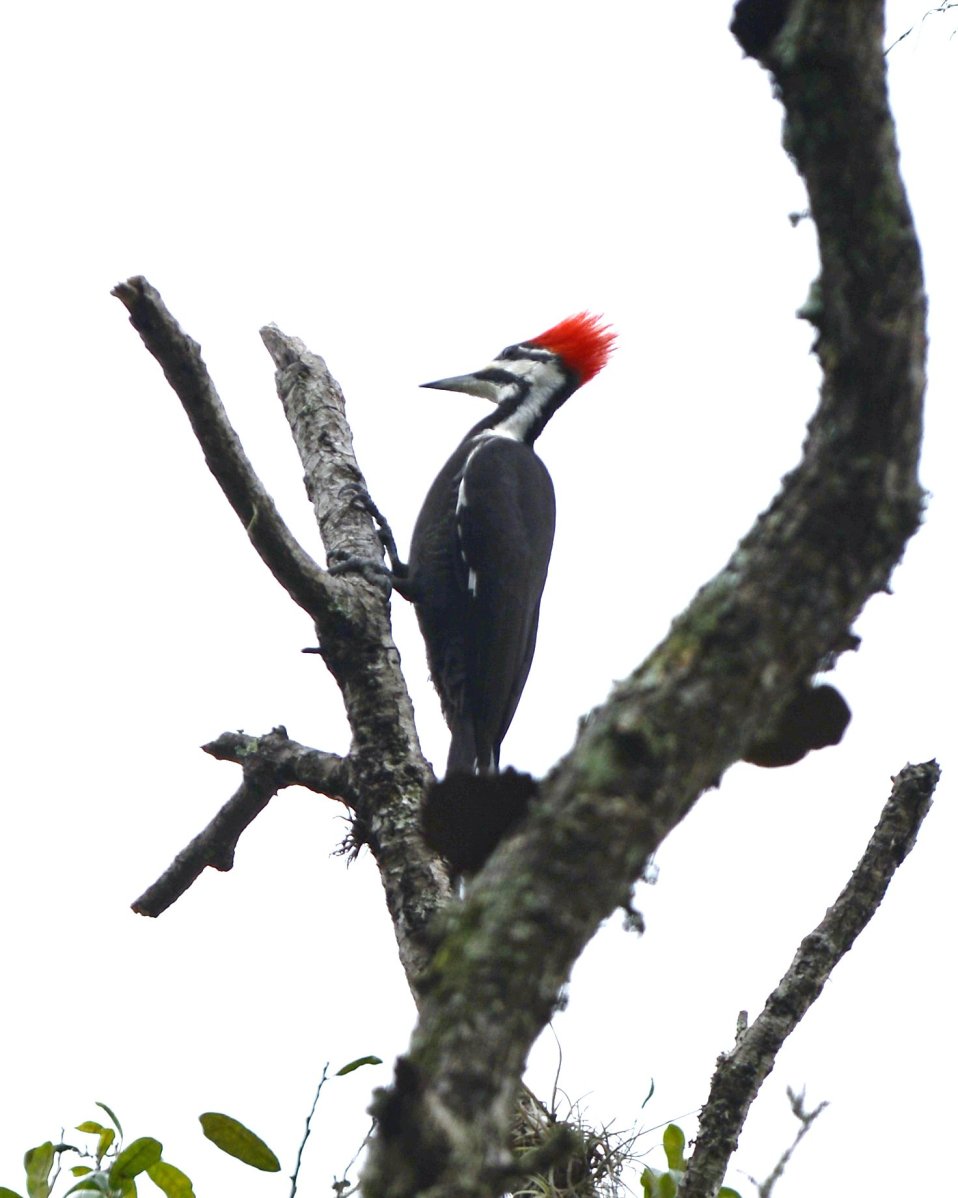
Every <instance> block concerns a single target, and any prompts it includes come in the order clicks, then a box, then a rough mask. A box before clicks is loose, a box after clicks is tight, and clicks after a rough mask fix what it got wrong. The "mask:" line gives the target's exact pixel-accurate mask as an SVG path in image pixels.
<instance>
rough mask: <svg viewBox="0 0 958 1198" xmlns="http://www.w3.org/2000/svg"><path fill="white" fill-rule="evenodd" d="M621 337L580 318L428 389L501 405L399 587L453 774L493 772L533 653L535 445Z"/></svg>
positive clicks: (436, 495)
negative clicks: (420, 646) (437, 706)
mask: <svg viewBox="0 0 958 1198" xmlns="http://www.w3.org/2000/svg"><path fill="white" fill-rule="evenodd" d="M614 341H615V334H614V333H613V332H612V331H611V329H610V327H609V326H608V325H604V324H603V323H602V320H601V318H600V317H597V316H593V315H590V314H589V313H587V312H582V313H580V314H579V315H577V316H572V317H569V318H568V319H567V320H563V321H561V322H560V323H559V324H557V325H555V326H554V327H553V328H551V329H548V330H547V331H546V332H544V333H540V334H539V336H538V337H532V338H530V339H529V340H528V341H521V342H519V344H517V345H510V346H508V347H507V348H506V349H504V350H503V351H502V353H500V354H499V355H498V357H496V359H495V360H494V361H493V362H491V363H490V364H489V365H488V366H485V367H483V369H481V370H477V371H476V372H475V373H474V374H463V375H458V376H457V377H455V378H447V379H439V380H438V381H437V382H434V383H424V384H423V386H425V387H431V388H434V389H436V390H441V391H462V392H465V393H467V394H469V395H477V396H481V397H482V398H484V399H489V400H491V401H492V402H493V403H494V404H496V405H497V406H496V410H495V412H493V413H492V415H490V416H487V417H486V418H485V419H484V420H480V421H479V423H478V424H476V425H474V426H473V427H472V428H471V429H470V430H469V432H468V433H466V435H465V437H464V438H463V439H462V441H461V442H460V443H459V445H458V446H457V447H456V449H455V451H454V452H453V454H452V456H451V457H450V458H449V460H448V462H446V464H445V466H443V468H442V470H440V472H439V475H438V477H437V478H436V480H435V482H434V483H433V484H432V486H431V487H430V489H429V492H428V494H427V495H426V499H425V502H424V503H423V506H422V510H421V512H420V513H419V517H418V519H417V521H416V525H415V528H414V530H413V534H412V543H411V547H410V552H409V562H408V566H407V568H406V570H405V572H404V574H403V575H400V576H398V577H396V579H395V587H396V589H397V590H398V591H399V593H400V594H402V595H404V596H405V597H406V598H407V599H410V600H412V602H413V604H414V605H415V609H416V615H417V617H418V620H419V626H420V628H421V630H422V634H423V639H424V640H425V642H426V655H427V657H428V660H429V669H430V672H431V674H432V680H433V684H434V685H435V687H436V690H437V691H438V692H439V699H440V702H441V704H442V710H443V715H444V716H445V719H446V723H447V724H448V725H449V728H450V731H451V733H452V743H451V745H450V749H449V759H448V763H447V767H446V772H447V774H450V773H453V772H466V773H494V772H496V771H497V770H498V767H499V747H500V745H501V744H502V739H503V737H504V736H505V734H506V731H507V730H508V728H509V725H510V724H511V723H512V717H513V716H514V715H515V712H516V707H517V705H518V703H519V697H520V695H521V694H522V689H523V687H524V686H525V683H526V678H527V677H528V674H529V667H530V666H531V664H532V655H533V653H534V651H535V645H536V632H537V629H538V625H539V603H540V600H541V598H542V589H543V587H544V586H545V581H546V574H547V572H548V569H549V558H550V556H551V554H552V539H553V535H554V532H555V491H554V489H553V486H552V479H551V478H550V477H549V472H548V471H547V470H546V468H545V466H544V465H543V464H542V461H541V460H540V459H539V457H538V456H537V455H536V452H535V449H534V448H533V446H534V443H535V440H536V438H537V437H538V436H539V434H540V433H541V432H542V430H543V428H544V427H545V426H546V424H547V422H548V421H549V419H550V417H551V416H552V415H553V414H554V413H555V412H556V411H558V409H559V407H560V406H561V405H562V404H563V403H565V401H566V400H567V399H568V398H569V396H570V395H572V393H573V392H574V391H577V390H578V388H579V387H581V386H582V385H583V384H584V383H587V382H588V381H589V379H591V378H592V377H593V376H594V375H596V374H597V373H598V372H599V371H600V370H601V369H602V367H603V366H604V365H605V363H606V362H607V360H608V357H609V354H610V353H611V351H612V348H613V344H614Z"/></svg>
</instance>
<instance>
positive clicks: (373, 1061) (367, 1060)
mask: <svg viewBox="0 0 958 1198" xmlns="http://www.w3.org/2000/svg"><path fill="white" fill-rule="evenodd" d="M381 1064H382V1058H380V1057H357V1058H356V1060H355V1061H350V1062H349V1064H348V1065H344V1066H343V1067H342V1069H337V1070H336V1074H335V1076H336V1077H345V1076H346V1074H347V1073H352V1071H353V1070H354V1069H361V1068H362V1067H363V1065H381Z"/></svg>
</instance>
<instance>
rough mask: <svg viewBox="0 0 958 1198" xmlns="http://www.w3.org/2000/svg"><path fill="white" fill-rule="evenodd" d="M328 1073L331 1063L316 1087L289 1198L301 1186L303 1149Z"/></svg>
mask: <svg viewBox="0 0 958 1198" xmlns="http://www.w3.org/2000/svg"><path fill="white" fill-rule="evenodd" d="M328 1071H329V1061H327V1062H326V1064H325V1065H324V1066H323V1076H322V1077H321V1078H320V1079H319V1085H318V1086H317V1087H316V1093H315V1095H314V1096H313V1105H312V1106H311V1107H310V1108H309V1114H308V1115H307V1116H306V1128H305V1130H304V1132H303V1138H302V1139H301V1140H300V1142H299V1151H298V1152H297V1153H296V1166H295V1168H294V1169H293V1176H292V1177H291V1178H290V1181H291V1182H292V1183H293V1184H292V1188H291V1189H290V1191H289V1198H296V1187H297V1185H298V1184H299V1167H300V1165H301V1164H302V1163H303V1149H304V1148H305V1147H306V1141H307V1140H308V1139H309V1133H310V1130H311V1127H310V1125H311V1124H312V1121H313V1115H315V1114H316V1104H317V1103H318V1102H319V1096H320V1094H321V1093H322V1090H323V1086H325V1084H326V1074H327V1072H328Z"/></svg>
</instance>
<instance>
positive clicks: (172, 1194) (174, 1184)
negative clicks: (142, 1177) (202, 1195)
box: [146, 1161, 195, 1198]
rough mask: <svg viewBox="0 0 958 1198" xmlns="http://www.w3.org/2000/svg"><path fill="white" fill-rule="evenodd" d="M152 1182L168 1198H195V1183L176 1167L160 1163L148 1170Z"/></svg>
mask: <svg viewBox="0 0 958 1198" xmlns="http://www.w3.org/2000/svg"><path fill="white" fill-rule="evenodd" d="M146 1172H147V1176H148V1177H149V1179H150V1181H152V1182H153V1183H154V1184H155V1185H158V1186H159V1187H160V1189H161V1190H162V1191H163V1193H164V1194H166V1198H195V1195H194V1193H193V1183H192V1182H191V1181H190V1179H189V1178H188V1177H187V1176H186V1174H185V1173H183V1172H182V1171H181V1170H179V1169H177V1167H176V1165H170V1164H167V1162H166V1161H158V1162H157V1163H156V1164H155V1165H151V1166H150V1167H149V1169H147V1171H146Z"/></svg>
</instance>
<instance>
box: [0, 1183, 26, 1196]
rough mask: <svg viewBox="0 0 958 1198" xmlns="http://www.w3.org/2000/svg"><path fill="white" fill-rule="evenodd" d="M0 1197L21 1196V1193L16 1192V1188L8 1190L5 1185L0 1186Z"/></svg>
mask: <svg viewBox="0 0 958 1198" xmlns="http://www.w3.org/2000/svg"><path fill="white" fill-rule="evenodd" d="M0 1198H23V1195H22V1194H18V1193H17V1191H16V1190H8V1189H7V1187H6V1186H0Z"/></svg>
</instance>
